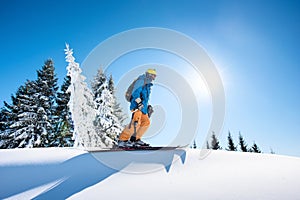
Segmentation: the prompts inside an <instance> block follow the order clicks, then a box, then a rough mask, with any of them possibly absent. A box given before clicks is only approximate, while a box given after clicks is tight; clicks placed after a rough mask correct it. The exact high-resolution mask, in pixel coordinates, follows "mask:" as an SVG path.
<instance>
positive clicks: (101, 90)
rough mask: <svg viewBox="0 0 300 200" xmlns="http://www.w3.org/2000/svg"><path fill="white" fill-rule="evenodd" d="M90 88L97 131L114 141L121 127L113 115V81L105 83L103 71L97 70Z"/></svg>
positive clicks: (114, 100)
mask: <svg viewBox="0 0 300 200" xmlns="http://www.w3.org/2000/svg"><path fill="white" fill-rule="evenodd" d="M92 86H93V93H94V98H95V104H96V109H97V116H96V120H95V125H96V127H97V131H98V132H100V133H103V134H106V135H107V136H108V137H109V138H111V139H112V140H114V141H116V140H117V136H118V135H119V134H120V133H121V131H122V126H121V123H120V122H119V119H118V117H117V116H116V115H115V109H114V108H115V105H116V99H115V98H114V95H113V90H114V88H113V81H112V79H110V81H107V80H106V78H105V74H104V72H103V70H102V69H99V70H98V73H97V75H96V77H95V78H94V81H93V83H92Z"/></svg>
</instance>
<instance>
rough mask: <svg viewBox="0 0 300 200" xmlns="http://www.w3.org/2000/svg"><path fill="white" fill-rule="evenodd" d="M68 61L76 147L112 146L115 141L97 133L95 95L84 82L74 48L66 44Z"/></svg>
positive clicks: (69, 90)
mask: <svg viewBox="0 0 300 200" xmlns="http://www.w3.org/2000/svg"><path fill="white" fill-rule="evenodd" d="M65 54H66V61H67V62H68V66H67V70H68V75H69V76H70V77H71V84H70V86H69V88H68V92H70V101H69V103H68V106H69V109H70V111H71V116H72V119H73V123H74V132H73V139H74V140H75V141H74V146H75V147H80V146H83V147H110V146H112V145H113V141H112V140H111V139H110V138H108V137H107V136H106V135H104V134H103V133H97V132H96V128H95V126H94V120H95V117H96V113H97V111H96V106H95V104H94V95H93V93H92V92H91V91H90V90H89V88H88V87H87V84H86V83H85V82H84V80H85V77H84V76H83V75H81V69H80V67H79V64H78V63H77V62H75V58H74V56H73V50H72V49H70V48H69V45H68V44H66V49H65Z"/></svg>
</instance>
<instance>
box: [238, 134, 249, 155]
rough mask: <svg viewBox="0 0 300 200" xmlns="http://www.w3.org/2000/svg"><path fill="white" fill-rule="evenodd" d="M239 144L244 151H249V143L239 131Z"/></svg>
mask: <svg viewBox="0 0 300 200" xmlns="http://www.w3.org/2000/svg"><path fill="white" fill-rule="evenodd" d="M239 145H240V149H241V151H242V152H248V148H247V144H246V142H245V140H244V138H243V136H242V135H241V133H239Z"/></svg>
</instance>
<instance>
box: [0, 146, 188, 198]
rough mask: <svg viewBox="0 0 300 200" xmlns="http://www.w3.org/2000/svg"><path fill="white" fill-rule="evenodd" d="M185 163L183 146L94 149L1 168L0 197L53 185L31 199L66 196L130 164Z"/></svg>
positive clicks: (167, 167) (168, 168)
mask: <svg viewBox="0 0 300 200" xmlns="http://www.w3.org/2000/svg"><path fill="white" fill-rule="evenodd" d="M175 155H178V156H179V157H180V159H181V162H182V163H184V162H185V157H186V152H185V150H183V149H175V150H168V151H156V152H153V153H151V152H147V153H146V152H134V153H133V152H131V153H129V152H125V151H124V152H96V153H85V154H81V155H78V156H75V157H73V158H71V159H69V160H66V161H65V162H63V163H59V164H57V163H56V164H44V165H26V166H8V167H1V174H2V175H1V179H2V180H1V182H2V183H1V184H0V185H1V192H0V199H3V198H8V197H11V196H14V195H18V194H20V193H22V192H26V191H28V190H34V189H35V188H38V187H41V186H44V185H47V184H49V183H51V184H52V186H51V187H50V188H49V187H45V188H48V189H46V190H45V191H44V192H42V193H40V194H39V195H37V196H36V197H35V198H34V199H66V198H68V197H70V196H72V195H73V194H76V193H78V192H79V191H81V190H83V189H85V188H88V187H90V186H92V185H95V184H97V183H100V182H101V181H103V180H105V179H106V178H108V177H110V176H111V175H113V174H115V173H117V172H119V171H122V170H123V169H124V168H125V167H127V166H128V165H130V164H131V163H143V164H144V163H146V164H158V165H161V166H163V167H164V168H165V170H166V172H169V170H170V167H171V165H172V163H173V158H174V156H175Z"/></svg>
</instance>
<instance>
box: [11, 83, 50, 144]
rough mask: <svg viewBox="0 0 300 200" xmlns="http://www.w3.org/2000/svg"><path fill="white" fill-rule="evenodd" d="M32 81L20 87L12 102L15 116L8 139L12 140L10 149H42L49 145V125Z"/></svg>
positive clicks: (41, 100) (39, 95)
mask: <svg viewBox="0 0 300 200" xmlns="http://www.w3.org/2000/svg"><path fill="white" fill-rule="evenodd" d="M36 88H37V85H36V83H35V82H33V81H27V82H26V84H25V86H21V87H20V88H19V90H18V92H17V95H16V98H15V100H14V101H13V104H14V105H13V107H14V110H15V111H14V112H15V113H14V114H15V115H16V116H17V118H16V119H15V121H14V122H13V124H12V125H11V126H10V129H11V134H10V136H9V137H10V138H14V141H13V143H12V144H11V145H10V147H11V148H17V147H18V148H20V147H43V146H48V145H49V140H48V136H47V134H48V132H47V130H49V129H51V124H50V123H49V121H48V116H47V113H46V111H45V109H44V108H43V107H42V102H43V101H44V99H43V98H41V94H40V93H39V91H37V90H36Z"/></svg>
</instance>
